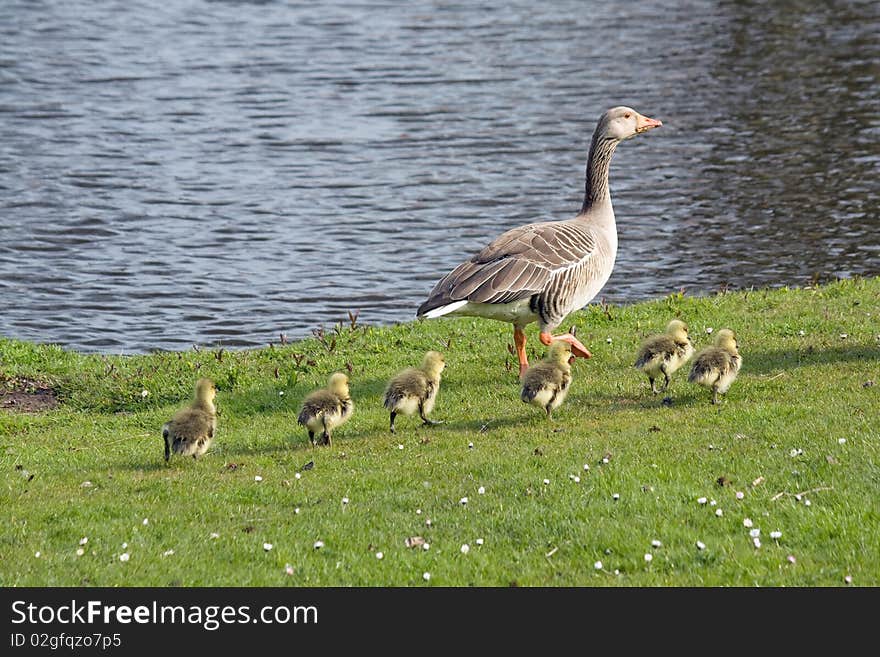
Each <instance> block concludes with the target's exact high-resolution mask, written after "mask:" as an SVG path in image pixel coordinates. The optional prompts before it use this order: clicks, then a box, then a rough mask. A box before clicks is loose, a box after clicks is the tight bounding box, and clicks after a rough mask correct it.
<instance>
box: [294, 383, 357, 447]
mask: <svg viewBox="0 0 880 657" xmlns="http://www.w3.org/2000/svg"><path fill="white" fill-rule="evenodd" d="M352 413H354V402H353V401H352V400H351V393H350V392H349V389H348V377H347V376H345V374H342V373H341V372H336V373H335V374H333V375H332V376H331V377H330V381H329V383H328V385H327V387H326V388H321V389H319V390H315V391H313V392H311V393H309V394H308V395H307V396H306V398H305V399H304V400H303V403H302V408H301V409H300V411H299V417H297V422H299V423H300V424H301V425H303V426H304V427H305V428H306V429H307V430H308V432H309V441H310V442H311V443H312V445H315V444H317V443H316V441H315V434H316V433H320V434H321V442H322V444H324V445H330V444H331V440H332V436H331V434H332V432H333V429H335V428H336V427H338V426H340V425H342V424H344V423H345V422H348V420H349V419H350V418H351V415H352Z"/></svg>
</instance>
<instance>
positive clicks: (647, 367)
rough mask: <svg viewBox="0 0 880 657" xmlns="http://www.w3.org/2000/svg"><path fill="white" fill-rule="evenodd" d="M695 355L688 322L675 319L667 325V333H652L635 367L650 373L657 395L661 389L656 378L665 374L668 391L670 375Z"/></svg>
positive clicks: (652, 389)
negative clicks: (689, 335) (655, 380)
mask: <svg viewBox="0 0 880 657" xmlns="http://www.w3.org/2000/svg"><path fill="white" fill-rule="evenodd" d="M693 355H694V345H693V344H692V343H691V339H690V338H689V337H688V327H687V324H685V323H684V322H682V321H681V320H679V319H673V320H672V321H671V322H669V324H668V325H667V326H666V332H665V333H662V334H660V335H652V336H651V337H649V338H648V339H646V340H645V341H644V342H643V343H642V346H641V347H640V348H639V353H638V356H637V357H636V362H635V367H636V369H639V370H641V371H642V372H644V373H645V374H647V375H648V381H650V382H651V392H652V393H654V394H655V395H656V394H657V393H658V392H660V391H659V390H657V386H656V385H655V383H654V379H657V378H659V377H660V375H661V374H662V375H663V378H664V379H665V383H664V385H663V392H666V389H667V388H669V377H670V376H671V375H672V374H673V373H674V372H675V371H676V370H677V369H678V368H680V367H681V366H682V365H684V364H685V363H686V362H687V361H688V360H689V359H690V357H691V356H693Z"/></svg>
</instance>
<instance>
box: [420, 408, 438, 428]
mask: <svg viewBox="0 0 880 657" xmlns="http://www.w3.org/2000/svg"><path fill="white" fill-rule="evenodd" d="M419 417H420V418H422V424H424V425H425V426H427V427H431V426H434V425H435V424H443V420H429V419H428V416H427V415H425V408H424V406H423V404H422V402H419Z"/></svg>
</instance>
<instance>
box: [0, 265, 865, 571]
mask: <svg viewBox="0 0 880 657" xmlns="http://www.w3.org/2000/svg"><path fill="white" fill-rule="evenodd" d="M878 301H880V278H872V279H856V280H847V281H841V282H838V283H834V284H830V285H827V286H824V287H819V288H814V289H780V290H772V291H769V290H760V291H751V292H743V293H731V294H719V295H714V296H710V297H705V298H690V297H686V296H682V295H671V296H669V297H667V298H665V299H661V300H657V301H653V302H649V303H642V304H637V305H633V306H626V307H610V308H608V309H607V312H606V310H605V309H602V308H599V307H594V306H590V307H589V308H587V309H586V310H584V311H581V312H579V313H577V314H575V315H573V316H572V317H571V318H570V320H569V323H572V324H575V325H577V327H578V331H579V332H578V335H579V337H580V338H581V339H582V341H583V342H585V344H587V346H588V347H590V349H591V350H592V352H593V358H592V359H591V360H589V361H582V360H579V361H577V362H576V363H575V365H574V382H573V384H572V389H571V392H570V394H569V397H568V399H567V400H566V402H565V403H564V404H563V406H562V407H561V408H560V409H558V410H557V412H556V413H555V414H554V421H553V422H552V423H548V422H547V421H546V420H545V419H544V417H543V415H542V414H541V413H540V411H538V409H535V408H534V407H531V406H527V405H525V404H523V403H522V402H520V401H519V386H518V383H517V380H516V376H515V371H516V368H515V367H512V366H513V365H514V363H515V359H514V358H513V357H512V356H510V354H509V353H508V347H507V346H508V344H510V343H511V342H512V335H511V334H512V332H511V331H510V328H509V326H508V325H505V324H501V323H497V322H491V321H488V320H472V319H457V320H436V321H431V322H423V323H414V324H405V325H399V326H394V327H388V328H372V327H365V328H364V327H356V328H354V329H352V328H351V327H348V326H337V327H336V328H335V329H331V330H328V331H327V334H326V336H324V337H323V339H322V340H319V339H310V340H306V341H304V342H299V343H294V344H289V345H284V346H281V345H275V346H273V347H269V348H264V349H256V350H246V351H225V352H222V353H221V352H220V351H219V350H216V349H215V350H201V351H198V352H196V351H187V352H184V353H157V354H151V355H144V356H129V357H122V356H95V355H81V354H77V353H73V352H69V351H64V350H62V349H60V348H58V347H55V346H38V345H33V344H28V343H23V342H18V341H12V340H0V379H2V377H3V376H5V377H6V378H7V379H10V378H13V377H30V378H36V379H40V380H42V381H46V382H48V383H51V384H52V385H53V386H54V387H55V389H56V390H57V392H58V394H59V396H60V397H61V401H62V404H61V406H60V407H59V408H58V409H56V410H53V411H49V412H45V413H41V414H13V413H8V412H2V411H0V482H2V490H0V585H3V586H47V585H52V586H82V585H85V586H115V585H129V586H190V585H208V586H214V585H218V586H219V585H224V586H228V585H233V586H267V585H271V586H277V585H294V586H333V585H354V586H386V585H400V586H425V585H432V586H436V585H440V586H444V585H455V586H460V585H481V586H507V585H510V584H514V583H515V584H519V585H523V586H560V585H565V586H568V585H575V586H605V585H609V586H620V585H624V586H718V585H722V586H723V585H733V586H758V585H760V586H809V585H820V586H837V585H843V584H844V577H845V576H847V575H850V576H851V577H852V582H853V584H854V585H868V586H877V585H880V567H878V564H880V506H878V504H877V491H878V489H880V468H878V458H877V456H878V444H880V440H878V439H880V436H878V432H880V429H878V427H880V422H878V420H877V410H878V408H880V404H878V393H880V385H875V386H871V385H866V382H868V381H870V380H875V381H878V383H880V303H878ZM674 316H678V317H681V318H683V319H685V320H686V321H687V322H688V323H689V325H690V327H691V335H692V336H693V338H694V341H695V342H696V344H697V347H698V348H699V347H701V346H703V345H705V344H708V343H709V342H710V339H711V336H709V335H707V333H706V329H707V327H712V328H714V329H715V330H717V329H719V328H721V327H731V328H733V329H735V330H736V332H737V335H738V338H739V343H740V349H741V353H742V355H743V360H744V365H743V369H742V371H741V372H740V375H739V378H738V380H737V381H736V382H735V383H734V385H733V387H732V388H731V390H730V392H729V393H728V394H727V396H726V397H725V398H724V400H723V402H722V403H721V404H720V405H718V406H712V405H711V404H710V403H709V397H710V395H709V392H708V391H707V390H705V389H702V388H696V387H695V386H692V385H690V384H688V383H687V381H686V372H685V371H680V372H678V373H677V374H676V376H675V377H674V378H673V383H672V387H671V395H672V397H673V399H674V403H673V405H672V406H671V407H670V406H664V405H662V404H661V403H660V398H659V397H653V396H652V395H651V394H650V391H649V389H648V383H647V379H646V378H645V377H644V376H642V375H641V374H640V373H639V372H637V371H636V370H635V369H634V368H633V367H632V362H633V360H634V354H635V351H636V348H637V346H638V344H639V342H640V340H641V339H642V338H643V337H644V336H646V335H647V334H649V333H654V332H658V331H660V330H662V329H663V327H664V326H665V324H666V322H667V321H668V320H669V319H670V318H672V317H674ZM568 325H569V324H568V323H567V324H566V327H567V326H568ZM801 331H803V334H801ZM843 334H846V337H845V338H843V337H842V335H843ZM529 335H530V342H529V345H530V350H532V351H533V353H532V356H533V357H535V356H537V355H540V352H541V351H542V350H543V347H541V345H540V344H539V343H538V342H537V339H536V331H535V329H534V327H531V328H530V329H529ZM428 349H440V350H441V351H443V352H444V353H445V355H446V359H447V369H446V371H445V373H444V379H443V383H442V385H441V389H440V396H439V399H438V403H437V407H436V409H435V411H434V414H433V417H434V418H436V419H443V420H445V424H442V425H439V426H436V427H429V428H424V427H421V426H420V425H419V423H418V421H417V419H416V418H404V417H401V418H399V419H398V422H397V426H398V434H397V436H392V435H391V434H390V433H389V432H388V430H387V425H388V416H387V414H386V413H385V411H384V409H383V408H382V405H381V399H380V398H381V393H382V390H383V388H384V385H385V382H386V381H387V379H388V378H389V377H390V376H391V375H392V374H393V373H394V372H396V371H397V370H399V369H401V368H403V367H405V366H408V365H414V364H417V363H419V362H420V360H421V357H422V355H423V353H424V352H425V351H426V350H428ZM334 370H343V371H346V370H347V371H350V376H351V381H352V395H353V397H354V400H355V405H356V408H355V414H354V417H353V418H352V420H351V421H350V422H349V423H348V424H346V425H344V426H343V427H342V428H340V429H338V430H337V432H336V433H335V435H334V443H333V446H332V447H330V448H312V447H311V446H310V445H309V444H308V443H307V439H306V433H305V431H304V430H303V429H302V428H301V427H298V426H297V425H296V423H295V418H296V413H297V410H298V405H299V402H300V400H301V399H302V397H303V396H304V395H305V394H306V393H307V392H308V391H309V390H311V389H313V388H314V387H316V386H319V385H324V384H325V382H326V379H327V376H328V375H329V373H331V372H332V371H334ZM199 376H208V377H211V378H213V379H214V380H215V381H216V382H217V383H218V387H219V394H218V402H217V403H218V408H219V409H220V413H221V415H220V418H219V431H218V438H217V440H216V442H215V445H214V446H213V447H212V448H211V450H210V451H209V452H208V454H207V455H206V456H205V457H203V458H202V459H200V460H198V461H194V460H192V459H183V458H180V457H177V458H172V460H171V462H170V464H169V465H166V464H165V463H164V461H163V459H162V448H163V445H162V438H161V435H160V427H161V425H162V423H163V422H165V421H166V420H167V419H168V418H169V417H170V416H171V414H172V413H173V412H174V411H175V410H176V409H177V408H178V407H179V406H180V405H181V404H183V403H186V402H187V401H188V400H189V398H190V396H191V389H192V387H193V384H194V382H195V380H196V378H197V377H199ZM144 390H146V391H148V394H147V395H146V396H143V394H142V391H144ZM282 393H283V394H282ZM841 438H845V439H846V442H845V443H843V444H841V443H840V442H839V439H841ZM469 443H473V447H472V448H470V447H469ZM398 445H402V446H403V449H399V447H398ZM792 450H802V453H798V452H797V451H795V452H792ZM793 453H794V454H795V455H792V454H793ZM606 455H608V459H609V461H608V463H603V458H604V457H605V456H606ZM309 461H314V468H313V469H310V470H305V471H303V472H302V474H301V478H296V476H295V475H296V473H297V472H298V471H299V470H300V469H301V468H302V466H303V465H304V464H306V463H307V462H309ZM585 463H586V464H588V465H589V466H590V469H589V471H584V469H583V466H584V464H585ZM233 464H234V465H233ZM31 475H33V476H32V477H31ZM257 475H259V476H261V477H262V478H263V479H262V481H261V482H256V481H255V479H254V477H255V476H257ZM570 475H577V476H579V477H580V482H579V483H575V482H574V481H572V480H571V479H570ZM720 477H724V479H725V480H726V481H727V482H729V483H728V484H727V485H723V486H722V485H719V483H718V480H719V478H720ZM759 477H762V478H763V481H762V483H759V484H758V485H756V486H753V485H752V482H753V481H755V480H757V479H758V478H759ZM545 479H548V480H549V481H550V483H549V484H547V485H545V484H544V483H543V481H544V480H545ZM86 481H88V482H91V485H90V486H86V485H84V482H86ZM480 486H483V487H485V494H479V493H478V489H479V488H480ZM737 491H741V492H743V493H744V498H743V499H742V500H737V499H736V492H737ZM802 491H813V492H809V493H807V494H806V495H805V496H803V497H802V499H801V501H798V500H797V499H796V498H795V497H794V494H795V493H800V492H802ZM614 493H618V494H619V499H618V500H616V501H615V500H614V499H613V498H612V495H613V494H614ZM780 494H781V495H780ZM343 497H347V498H348V499H349V503H348V504H347V505H343V503H342V498H343ZM463 497H467V498H468V500H469V501H468V503H467V505H462V504H461V503H460V500H461V498H463ZM700 497H706V498H708V499H709V500H715V501H716V502H717V505H716V506H711V505H710V504H705V505H700V504H698V503H697V499H698V498H700ZM804 500H809V501H810V502H811V504H810V505H809V506H808V505H806V504H805V502H804ZM296 509H299V513H296V511H295V510H296ZM716 509H722V510H723V516H722V517H717V516H716V515H715V510H716ZM417 510H421V513H418V512H417ZM746 517H748V518H751V519H752V521H753V523H754V527H756V528H760V530H761V535H760V539H761V541H762V544H763V545H762V547H761V548H760V549H756V548H755V547H754V546H753V544H752V540H751V538H750V537H749V533H748V529H746V528H745V527H744V526H743V519H744V518H746ZM145 518H147V519H148V524H143V521H144V519H145ZM428 518H430V519H431V521H432V525H431V526H430V527H428V526H426V519H428ZM773 530H779V531H781V532H782V537H781V538H780V539H779V540H773V539H771V538H770V532H771V531H773ZM212 533H213V534H217V535H219V536H218V537H216V538H212ZM416 535H418V536H422V537H424V538H425V539H426V540H427V541H428V542H429V543H430V550H427V551H425V550H422V549H409V548H407V547H405V545H404V540H405V539H406V538H407V537H409V536H416ZM82 537H88V543H87V544H86V545H85V546H83V549H84V552H85V553H84V554H83V555H82V556H77V554H76V551H77V549H78V548H79V547H80V544H79V541H80V539H81V538H82ZM478 538H482V539H483V540H484V542H483V544H482V546H480V545H478V544H477V539H478ZM654 539H657V540H660V541H662V543H663V545H662V547H659V548H653V547H651V541H652V540H654ZM318 540H321V541H323V542H324V543H325V547H324V548H323V549H320V550H316V549H314V547H313V545H314V543H315V541H318ZM698 540H699V541H702V542H703V543H705V545H706V548H705V550H699V549H697V547H696V541H698ZM267 542H268V543H272V544H273V546H274V547H273V549H272V550H270V551H265V550H264V549H263V544H264V543H267ZM123 543H126V544H127V547H126V548H123V547H122V545H123ZM464 543H467V544H469V545H470V552H469V553H468V554H466V555H465V554H462V553H461V550H460V548H461V546H462V544H464ZM168 550H173V551H174V553H173V554H170V555H168V556H163V554H164V553H165V552H166V551H168ZM377 551H381V552H383V553H384V558H383V559H382V560H379V559H377V558H376V556H375V553H376V552H377ZM36 552H39V553H40V556H39V557H35V553H36ZM123 552H127V553H129V554H130V560H129V561H127V562H122V561H120V559H119V555H120V554H121V553H123ZM647 552H650V553H652V554H653V561H652V562H650V563H647V562H646V561H645V559H644V555H645V553H647ZM789 555H793V556H794V557H795V559H796V562H795V563H790V562H789V561H788V560H787V557H788V556H789ZM600 560H601V562H602V564H603V569H602V570H596V569H594V563H595V562H596V561H600ZM287 564H290V566H292V568H293V574H292V575H288V574H286V573H285V566H286V565H287ZM615 571H619V574H615ZM424 572H430V573H431V579H430V582H427V583H426V582H425V581H424V580H423V577H422V574H423V573H424Z"/></svg>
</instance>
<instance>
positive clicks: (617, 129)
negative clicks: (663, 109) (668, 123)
mask: <svg viewBox="0 0 880 657" xmlns="http://www.w3.org/2000/svg"><path fill="white" fill-rule="evenodd" d="M661 125H663V123H662V122H661V121H658V120H657V119H649V118H648V117H647V116H642V115H641V114H639V113H638V112H636V111H635V110H634V109H633V108H631V107H625V106H623V105H621V106H619V107H612V108H611V109H610V110H608V111H607V112H605V113H604V114H603V115H602V118H600V119H599V126H598V128H597V130H596V132H598V133H599V134H601V135H602V137H604V138H608V139H615V140H617V141H622V140H624V139H630V138H631V137H635V136H636V135H639V134H641V133H643V132H647V131H648V130H652V129H653V128H659V127H660V126H661Z"/></svg>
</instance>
